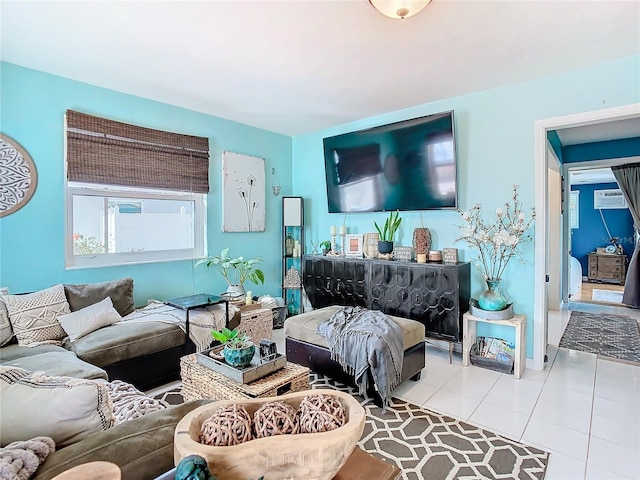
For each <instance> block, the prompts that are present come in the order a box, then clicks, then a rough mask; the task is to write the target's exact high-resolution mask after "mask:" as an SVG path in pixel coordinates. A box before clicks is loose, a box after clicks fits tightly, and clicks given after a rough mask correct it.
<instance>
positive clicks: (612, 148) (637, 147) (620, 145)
mask: <svg viewBox="0 0 640 480" xmlns="http://www.w3.org/2000/svg"><path fill="white" fill-rule="evenodd" d="M637 155H640V137H635V138H625V139H622V140H609V141H607V142H591V143H582V144H579V145H567V146H566V147H562V156H561V157H558V158H561V159H562V163H575V162H588V161H591V160H606V159H610V158H624V157H634V156H637Z"/></svg>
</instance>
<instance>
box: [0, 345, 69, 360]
mask: <svg viewBox="0 0 640 480" xmlns="http://www.w3.org/2000/svg"><path fill="white" fill-rule="evenodd" d="M66 351H67V350H65V349H64V348H63V347H60V346H58V345H50V344H44V345H38V346H37V347H21V346H20V345H18V344H17V343H12V344H10V345H5V346H4V347H2V348H0V362H6V361H8V360H13V359H14V358H20V357H28V356H30V355H40V354H41V353H47V352H66Z"/></svg>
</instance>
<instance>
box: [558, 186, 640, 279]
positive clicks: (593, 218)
mask: <svg viewBox="0 0 640 480" xmlns="http://www.w3.org/2000/svg"><path fill="white" fill-rule="evenodd" d="M612 188H619V187H618V184H617V183H598V184H593V185H573V186H572V187H571V190H572V191H573V190H577V191H579V192H580V195H579V199H580V200H579V207H578V208H579V227H580V228H574V229H572V230H571V255H572V256H574V257H576V258H577V259H578V260H579V261H580V265H582V275H583V276H587V271H588V267H589V257H588V254H589V253H591V252H594V251H595V250H596V248H597V247H605V246H607V245H609V236H608V235H607V230H606V229H605V227H604V223H603V222H602V218H601V217H600V213H599V211H598V210H596V209H595V208H593V192H594V190H604V189H612ZM602 215H603V216H604V220H605V221H606V222H607V226H608V227H609V231H610V232H611V235H613V236H614V237H618V238H619V239H620V240H619V242H618V243H620V244H621V245H622V247H623V248H624V253H625V254H626V255H627V258H628V259H631V255H632V254H633V245H634V244H633V217H632V216H631V212H630V211H629V209H628V208H622V209H605V210H602Z"/></svg>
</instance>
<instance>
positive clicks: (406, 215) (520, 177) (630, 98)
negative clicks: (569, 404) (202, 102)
mask: <svg viewBox="0 0 640 480" xmlns="http://www.w3.org/2000/svg"><path fill="white" fill-rule="evenodd" d="M638 85H640V56H638V55H635V56H632V57H627V58H623V59H619V60H616V61H612V62H607V63H603V64H599V65H593V66H590V67H587V68H583V69H580V70H574V71H570V72H566V73H563V74H560V75H555V76H551V77H545V78H541V79H538V80H533V81H529V82H523V83H519V84H513V85H508V86H505V87H500V88H495V89H491V90H485V91H482V92H477V93H472V94H468V95H463V96H459V97H454V98H449V99H446V100H442V101H438V102H433V103H428V104H424V105H418V106H415V107H412V108H407V109H404V110H399V111H396V112H391V113H388V114H385V115H380V116H376V117H371V118H366V119H362V120H359V121H356V122H352V123H348V124H345V125H340V126H338V127H335V128H330V129H326V130H322V131H318V132H313V133H309V134H307V135H301V136H297V137H295V138H294V139H293V191H294V194H298V195H303V196H305V197H307V199H308V200H307V201H306V203H305V219H306V220H307V224H308V225H309V229H308V233H307V237H306V238H307V241H308V242H310V241H311V240H315V239H319V240H321V239H325V238H328V236H329V227H330V226H331V225H339V224H341V223H342V222H343V220H345V216H344V215H341V214H328V213H327V197H326V186H325V183H324V181H323V179H324V176H325V172H324V159H323V148H322V139H323V138H324V137H327V136H332V135H338V134H341V133H346V132H351V131H354V130H359V129H362V128H368V127H373V126H377V125H382V124H385V123H391V122H396V121H400V120H405V119H409V118H415V117H419V116H423V115H428V114H431V113H438V112H444V111H447V110H454V113H455V121H456V125H455V128H456V136H457V138H456V143H457V154H458V162H459V163H458V191H459V205H460V208H461V209H463V210H467V209H469V208H470V207H472V206H473V204H475V203H480V204H481V205H482V206H483V210H484V211H485V212H493V211H494V210H495V208H496V207H498V206H502V205H503V204H504V202H506V201H509V200H510V198H511V188H512V185H513V184H517V185H519V186H520V194H521V195H520V198H521V200H522V203H523V206H524V208H525V210H530V209H531V208H532V207H533V206H534V204H535V196H536V192H535V162H534V131H535V130H534V126H535V122H536V120H540V119H547V118H553V117H557V116H562V115H568V114H574V113H579V112H586V111H593V110H599V109H602V108H608V107H614V106H620V105H626V104H631V103H638V102H640V89H638ZM385 217H386V215H385V214H383V213H377V214H374V213H358V214H350V215H348V216H347V218H346V225H347V227H348V231H349V233H366V232H374V231H375V230H374V227H373V222H374V220H376V221H378V222H380V221H384V218H385ZM402 217H403V222H402V225H401V227H400V230H399V234H398V241H397V244H399V245H411V238H412V233H413V229H414V228H415V227H419V226H421V224H424V226H425V227H428V228H430V229H431V232H432V236H433V248H435V249H441V248H443V247H457V248H458V249H459V253H460V258H461V259H462V260H469V259H470V258H472V257H474V256H475V252H474V251H472V250H469V249H467V248H466V246H465V245H464V244H462V243H456V242H455V239H456V237H457V235H458V233H459V229H458V228H457V226H458V225H461V221H460V218H459V215H458V214H457V213H455V212H453V211H428V212H423V213H422V215H420V213H419V212H403V213H402ZM523 255H524V261H525V262H524V263H520V262H518V261H517V260H512V261H511V263H510V264H509V266H508V267H507V270H506V272H505V274H504V276H503V287H504V288H506V289H507V290H508V291H509V293H510V295H511V299H512V300H513V302H514V309H515V311H516V312H517V313H521V314H524V315H526V316H527V318H528V322H527V356H529V357H530V358H531V357H532V355H533V342H534V339H533V326H534V323H535V322H540V321H542V319H534V318H533V303H534V248H533V243H528V244H524V245H523ZM472 271H473V277H472V296H473V297H476V298H477V295H479V294H480V292H481V291H482V290H484V289H485V288H486V287H485V285H484V282H483V280H482V278H481V277H480V275H479V273H478V272H477V271H476V269H472ZM478 331H479V334H482V335H493V336H498V337H502V338H505V339H507V340H513V329H511V328H507V327H504V328H501V327H498V326H485V325H481V326H478Z"/></svg>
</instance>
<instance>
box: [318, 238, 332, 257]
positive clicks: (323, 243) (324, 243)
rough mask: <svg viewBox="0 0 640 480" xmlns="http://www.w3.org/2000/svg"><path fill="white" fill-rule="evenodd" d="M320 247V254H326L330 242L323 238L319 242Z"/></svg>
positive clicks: (329, 247) (329, 248)
mask: <svg viewBox="0 0 640 480" xmlns="http://www.w3.org/2000/svg"><path fill="white" fill-rule="evenodd" d="M320 248H321V249H322V254H323V255H326V254H327V253H329V252H330V251H331V242H330V241H329V240H323V241H321V242H320Z"/></svg>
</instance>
